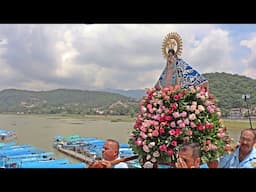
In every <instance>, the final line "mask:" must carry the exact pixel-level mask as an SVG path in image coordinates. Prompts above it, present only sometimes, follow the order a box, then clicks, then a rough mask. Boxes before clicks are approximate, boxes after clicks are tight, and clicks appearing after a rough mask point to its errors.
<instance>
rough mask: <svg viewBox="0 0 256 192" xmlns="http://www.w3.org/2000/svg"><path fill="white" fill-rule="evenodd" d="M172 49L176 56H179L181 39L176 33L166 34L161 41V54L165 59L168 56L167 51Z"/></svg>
mask: <svg viewBox="0 0 256 192" xmlns="http://www.w3.org/2000/svg"><path fill="white" fill-rule="evenodd" d="M169 49H174V51H175V53H176V55H178V56H181V52H182V39H181V37H180V35H179V34H178V33H176V32H172V33H168V34H167V35H166V36H165V38H164V41H163V45H162V54H163V56H164V58H165V59H166V58H167V56H168V50H169Z"/></svg>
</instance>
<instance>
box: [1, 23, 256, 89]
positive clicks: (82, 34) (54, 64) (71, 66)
mask: <svg viewBox="0 0 256 192" xmlns="http://www.w3.org/2000/svg"><path fill="white" fill-rule="evenodd" d="M170 32H178V33H179V34H180V35H181V37H182V40H183V53H182V58H183V59H184V60H185V61H186V62H188V63H189V64H191V66H193V67H194V68H195V69H197V70H198V71H199V72H200V73H206V72H217V71H218V72H222V71H224V72H233V71H235V66H236V65H237V64H238V63H239V61H235V60H234V59H233V57H232V54H233V51H234V49H233V47H234V44H232V41H231V38H232V37H231V36H230V34H229V33H228V32H227V31H225V30H223V29H221V28H220V26H219V25H213V24H92V25H84V24H67V25H63V24H57V25H46V24H42V25H38V24H35V25H27V24H26V25H14V24H13V25H0V37H5V38H6V39H8V41H7V42H8V43H7V44H6V45H5V46H4V48H5V52H3V47H1V46H0V67H1V68H2V69H4V70H1V71H0V75H1V78H4V79H5V80H7V79H8V82H9V84H8V85H7V84H6V87H10V86H13V87H14V86H17V85H22V86H23V87H24V89H26V88H30V89H32V88H37V89H38V90H40V89H51V88H53V87H54V88H58V87H61V88H80V89H100V88H121V89H137V88H146V87H150V86H153V85H154V84H155V82H156V81H157V79H158V78H159V76H160V74H161V72H162V70H163V68H164V66H165V63H166V61H165V60H164V59H163V57H162V53H161V47H162V41H163V39H164V37H165V36H166V35H167V34H168V33H170ZM254 41H256V40H254ZM245 44H246V45H247V46H250V47H248V48H250V49H252V50H254V49H255V48H254V47H255V44H254V43H253V41H250V43H248V42H247V43H245ZM252 52H253V51H252ZM254 52H255V51H254ZM253 60H255V56H251V57H250V59H249V60H247V61H245V63H246V65H247V66H251V68H250V69H253V65H252V64H253V63H252V61H253ZM250 63H251V64H250ZM248 69H249V68H248ZM244 73H245V72H244ZM247 73H248V72H247ZM250 75H252V74H250ZM0 88H4V87H3V86H2V87H0Z"/></svg>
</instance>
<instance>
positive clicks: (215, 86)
mask: <svg viewBox="0 0 256 192" xmlns="http://www.w3.org/2000/svg"><path fill="white" fill-rule="evenodd" d="M203 75H204V76H205V77H206V78H207V79H208V81H209V90H210V93H211V94H212V95H213V96H214V97H215V98H216V99H217V104H218V106H219V107H220V108H221V110H222V112H223V113H224V114H223V115H225V113H228V112H229V111H230V109H231V108H246V103H245V101H244V99H243V98H242V95H243V94H250V99H248V104H249V106H250V108H254V107H256V80H255V79H251V78H249V77H246V76H241V75H237V74H234V75H233V74H229V73H206V74H203ZM226 115H227V114H226Z"/></svg>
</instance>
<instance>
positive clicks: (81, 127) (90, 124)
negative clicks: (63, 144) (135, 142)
mask: <svg viewBox="0 0 256 192" xmlns="http://www.w3.org/2000/svg"><path fill="white" fill-rule="evenodd" d="M133 125H134V122H111V121H110V120H95V119H72V118H60V117H56V116H51V115H45V116H37V115H0V129H6V130H14V131H16V134H17V137H18V138H17V139H16V140H15V141H16V142H17V143H18V144H29V145H32V146H35V147H37V148H38V149H42V150H44V151H52V152H54V154H55V157H56V158H68V159H70V160H71V162H79V161H78V160H76V159H73V158H71V157H67V156H66V155H64V154H62V153H60V152H58V151H57V150H55V149H54V148H53V147H52V144H53V138H54V136H55V135H63V136H66V135H73V134H78V135H80V136H83V137H98V138H99V139H107V138H112V139H116V140H118V141H120V142H123V143H127V142H128V139H129V135H130V133H131V130H132V127H133Z"/></svg>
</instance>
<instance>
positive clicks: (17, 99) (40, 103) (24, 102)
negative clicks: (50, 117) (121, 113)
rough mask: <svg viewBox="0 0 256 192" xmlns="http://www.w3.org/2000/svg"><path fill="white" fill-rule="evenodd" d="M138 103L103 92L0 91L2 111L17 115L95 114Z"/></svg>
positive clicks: (0, 109)
mask: <svg viewBox="0 0 256 192" xmlns="http://www.w3.org/2000/svg"><path fill="white" fill-rule="evenodd" d="M116 102H119V103H121V104H124V105H125V104H126V105H128V104H131V103H136V104H137V102H135V101H134V99H132V98H130V97H126V96H123V95H120V94H113V93H107V92H101V91H83V90H71V89H57V90H52V91H38V92H37V91H26V90H16V89H8V90H3V91H0V112H2V113H6V112H15V113H17V112H18V113H39V114H40V113H79V114H81V113H82V114H90V113H92V114H94V113H97V112H99V113H100V111H106V110H107V109H109V108H110V107H111V110H112V112H113V111H114V109H115V108H114V107H112V106H113V104H115V103H116Z"/></svg>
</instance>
